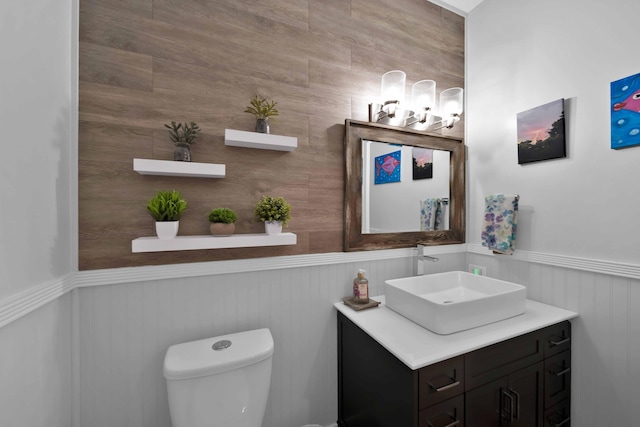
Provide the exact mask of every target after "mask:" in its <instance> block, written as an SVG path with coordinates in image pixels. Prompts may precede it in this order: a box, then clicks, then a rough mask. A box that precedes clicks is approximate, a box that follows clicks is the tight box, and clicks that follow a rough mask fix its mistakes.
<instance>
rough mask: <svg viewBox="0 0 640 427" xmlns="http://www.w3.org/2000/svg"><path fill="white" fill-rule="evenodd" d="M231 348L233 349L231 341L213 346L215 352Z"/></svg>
mask: <svg viewBox="0 0 640 427" xmlns="http://www.w3.org/2000/svg"><path fill="white" fill-rule="evenodd" d="M229 347H231V341H229V340H222V341H218V342H216V343H214V344H213V345H212V346H211V348H212V349H214V350H215V351H220V350H225V349H227V348H229Z"/></svg>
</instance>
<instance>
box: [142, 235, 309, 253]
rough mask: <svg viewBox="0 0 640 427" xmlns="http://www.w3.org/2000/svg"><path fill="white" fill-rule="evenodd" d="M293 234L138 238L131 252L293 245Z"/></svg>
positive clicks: (295, 239) (294, 238) (295, 240)
mask: <svg viewBox="0 0 640 427" xmlns="http://www.w3.org/2000/svg"><path fill="white" fill-rule="evenodd" d="M296 242H297V236H296V235H295V234H293V233H280V234H264V233H262V234H233V235H231V236H177V237H175V238H173V239H166V240H161V239H159V238H157V237H139V238H137V239H135V240H132V241H131V250H132V251H133V252H134V253H137V252H165V251H190V250H198V249H222V248H244V247H254V246H283V245H295V244H296Z"/></svg>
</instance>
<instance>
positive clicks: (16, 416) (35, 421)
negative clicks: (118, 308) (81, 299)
mask: <svg viewBox="0 0 640 427" xmlns="http://www.w3.org/2000/svg"><path fill="white" fill-rule="evenodd" d="M71 325H72V322H71V295H70V294H66V295H64V296H63V297H60V298H58V299H56V300H55V301H53V302H50V303H49V304H47V305H45V306H44V307H42V308H40V309H38V310H36V311H34V312H32V313H31V314H29V315H27V316H24V317H22V318H20V319H18V320H16V321H15V322H13V323H11V324H9V325H8V326H4V327H2V328H0V408H1V410H0V426H6V427H9V426H10V427H69V426H71V408H72V396H73V395H72V389H71V361H72V354H71V351H72V350H71V349H72V346H71V334H72V327H71Z"/></svg>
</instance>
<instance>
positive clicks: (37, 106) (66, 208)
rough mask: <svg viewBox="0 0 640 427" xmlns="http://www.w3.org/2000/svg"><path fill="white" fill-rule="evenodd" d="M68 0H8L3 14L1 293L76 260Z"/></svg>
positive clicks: (53, 273)
mask: <svg viewBox="0 0 640 427" xmlns="http://www.w3.org/2000/svg"><path fill="white" fill-rule="evenodd" d="M71 3H72V2H71V1H70V0H29V1H9V2H3V5H2V13H0V52H2V55H0V117H1V121H2V153H1V154H0V196H1V198H0V278H1V279H0V280H1V282H0V300H2V299H3V298H5V297H8V296H10V295H12V294H16V293H18V292H20V291H23V290H25V289H27V288H30V287H32V286H35V285H37V284H40V283H42V282H46V281H49V280H51V279H55V278H58V277H60V276H63V275H65V274H67V273H69V272H70V271H71V270H72V268H73V265H74V261H73V259H74V257H73V256H72V255H71V252H72V247H73V246H74V245H75V240H76V238H75V237H74V236H72V229H73V227H74V225H73V223H74V222H73V219H75V218H77V216H75V214H73V213H72V206H74V205H75V201H73V202H72V200H74V199H73V198H75V194H76V192H75V191H74V190H73V187H72V182H74V181H75V171H76V170H77V167H76V165H75V160H74V158H75V157H74V156H75V153H74V151H75V148H73V147H74V145H73V138H72V129H73V128H74V127H75V124H73V121H72V118H73V117H75V115H74V114H75V113H73V111H72V110H73V109H74V108H75V107H74V103H75V101H74V100H73V99H72V97H73V95H72V93H73V92H74V89H73V88H72V84H71V82H72V78H73V76H72V74H73V72H72V60H73V59H72V38H71V37H72V34H71V33H72V27H73V24H72V4H71ZM76 43H77V42H76ZM72 197H73V198H72Z"/></svg>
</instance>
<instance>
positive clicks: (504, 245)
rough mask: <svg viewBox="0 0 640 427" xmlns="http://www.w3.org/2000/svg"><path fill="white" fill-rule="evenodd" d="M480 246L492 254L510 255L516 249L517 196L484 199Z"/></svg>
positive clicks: (491, 196) (496, 196) (499, 195)
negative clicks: (491, 251)
mask: <svg viewBox="0 0 640 427" xmlns="http://www.w3.org/2000/svg"><path fill="white" fill-rule="evenodd" d="M484 201H485V211H484V220H483V223H482V236H481V237H482V246H486V247H488V248H489V249H491V250H493V252H494V253H498V254H504V255H511V254H513V250H514V249H515V247H516V231H517V228H518V196H517V195H512V194H506V195H505V194H491V195H489V196H487V197H485V198H484Z"/></svg>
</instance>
